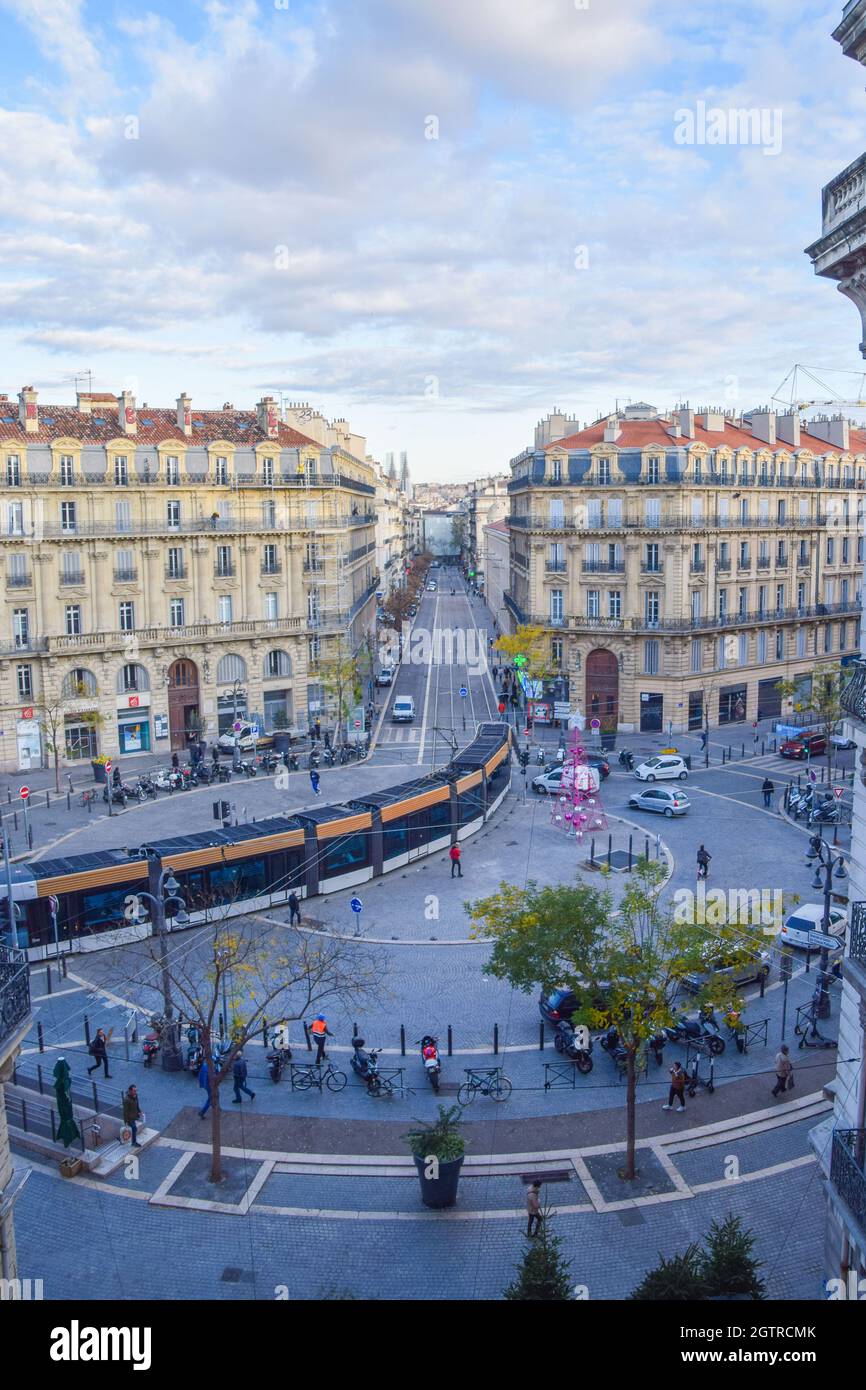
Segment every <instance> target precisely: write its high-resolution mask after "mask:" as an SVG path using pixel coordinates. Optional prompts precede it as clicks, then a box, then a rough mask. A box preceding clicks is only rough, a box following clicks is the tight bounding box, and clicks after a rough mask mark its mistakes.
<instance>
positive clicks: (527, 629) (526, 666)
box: [494, 623, 556, 682]
mask: <svg viewBox="0 0 866 1390" xmlns="http://www.w3.org/2000/svg"><path fill="white" fill-rule="evenodd" d="M494 651H496V652H498V653H499V654H500V656H502V657H504V658H505V664H506V665H510V666H513V667H514V668H515V670H516V671H517V672H518V673H519V674H520V675H522V676H525V677H526V678H527V680H529V681H533V682H534V681H543V680H547V679H548V678H549V677H551V676H553V675H554V674H555V672H556V667H555V665H554V664H553V661H552V658H551V648H550V643H549V642H548V640H547V633H546V632H545V630H544V628H543V627H536V626H533V625H532V624H531V623H519V624H518V625H517V627H516V628H515V630H514V632H510V633H507V632H504V633H503V634H502V636H501V637H497V639H496V645H495V647H494Z"/></svg>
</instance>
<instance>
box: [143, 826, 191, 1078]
mask: <svg viewBox="0 0 866 1390" xmlns="http://www.w3.org/2000/svg"><path fill="white" fill-rule="evenodd" d="M144 853H145V854H146V855H147V870H148V873H147V878H148V883H149V885H150V887H151V888H152V889H153V892H152V893H146V892H144V891H143V890H142V889H139V890H138V894H137V896H138V897H139V898H146V899H147V901H148V902H149V903H150V906H151V921H152V923H153V930H154V935H155V936H158V938H159V963H160V967H161V970H162V1008H163V1015H164V1017H165V1020H166V1029H165V1043H164V1045H163V1048H162V1066H163V1070H164V1071H179V1070H180V1066H181V1057H180V1038H179V1037H178V1028H177V1024H176V1023H175V1022H174V1001H173V999H172V997H171V975H170V973H169V968H168V939H167V938H168V932H167V929H166V925H165V922H166V907H167V906H168V904H169V903H173V904H176V905H177V910H176V911H175V912H174V913H173V914H172V920H173V921H174V922H175V923H177V925H178V926H180V927H183V926H186V925H187V923H188V922H189V914H188V913H187V910H186V903H185V901H184V899H183V898H182V897H180V884H179V883H178V881H177V879H176V878H175V876H174V870H173V869H171V868H169V867H168V866H167V867H165V868H163V866H162V860H161V859H160V857H159V855H158V854H156V852H155V851H154V850H151V849H148V847H147V846H144Z"/></svg>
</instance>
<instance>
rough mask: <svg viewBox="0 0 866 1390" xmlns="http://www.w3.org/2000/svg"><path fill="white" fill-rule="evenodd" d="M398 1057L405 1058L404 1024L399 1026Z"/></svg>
mask: <svg viewBox="0 0 866 1390" xmlns="http://www.w3.org/2000/svg"><path fill="white" fill-rule="evenodd" d="M400 1056H401V1057H405V1056H406V1025H405V1023H401V1024H400Z"/></svg>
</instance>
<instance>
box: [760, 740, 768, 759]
mask: <svg viewBox="0 0 866 1390" xmlns="http://www.w3.org/2000/svg"><path fill="white" fill-rule="evenodd" d="M766 751H767V742H766V739H763V738H762V739H761V757H762V758H763V756H764V754H765V753H766Z"/></svg>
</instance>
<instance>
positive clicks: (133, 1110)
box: [123, 1086, 144, 1149]
mask: <svg viewBox="0 0 866 1390" xmlns="http://www.w3.org/2000/svg"><path fill="white" fill-rule="evenodd" d="M143 1119H144V1116H143V1115H142V1113H141V1106H140V1105H139V1102H138V1087H137V1086H130V1088H129V1090H128V1091H126V1092H124V1096H123V1123H124V1124H125V1125H129V1128H130V1131H131V1133H132V1147H133V1148H134V1149H140V1148H141V1145H140V1144H139V1142H138V1126H139V1124H140V1123H141V1121H142V1120H143Z"/></svg>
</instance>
